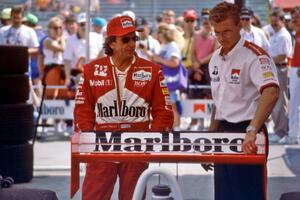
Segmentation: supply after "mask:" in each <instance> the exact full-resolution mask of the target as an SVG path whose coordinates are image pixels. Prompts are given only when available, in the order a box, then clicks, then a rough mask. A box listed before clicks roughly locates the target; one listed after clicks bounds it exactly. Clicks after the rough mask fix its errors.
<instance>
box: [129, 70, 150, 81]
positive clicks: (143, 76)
mask: <svg viewBox="0 0 300 200" xmlns="http://www.w3.org/2000/svg"><path fill="white" fill-rule="evenodd" d="M151 77H152V73H151V72H147V71H145V70H139V71H136V72H134V73H133V74H132V80H134V81H150V80H151Z"/></svg>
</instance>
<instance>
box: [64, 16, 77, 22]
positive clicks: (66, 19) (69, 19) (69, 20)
mask: <svg viewBox="0 0 300 200" xmlns="http://www.w3.org/2000/svg"><path fill="white" fill-rule="evenodd" d="M73 22H76V17H75V16H74V15H73V14H70V15H68V16H66V17H65V21H64V23H65V24H68V23H73Z"/></svg>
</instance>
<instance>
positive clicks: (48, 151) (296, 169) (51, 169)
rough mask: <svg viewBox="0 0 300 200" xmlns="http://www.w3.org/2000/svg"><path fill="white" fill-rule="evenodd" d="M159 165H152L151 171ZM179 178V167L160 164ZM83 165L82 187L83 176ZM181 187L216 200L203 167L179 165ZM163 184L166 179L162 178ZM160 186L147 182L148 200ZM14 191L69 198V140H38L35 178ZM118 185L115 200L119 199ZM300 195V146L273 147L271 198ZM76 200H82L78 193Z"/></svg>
mask: <svg viewBox="0 0 300 200" xmlns="http://www.w3.org/2000/svg"><path fill="white" fill-rule="evenodd" d="M154 166H158V164H157V163H154V164H150V168H151V167H154ZM161 167H163V168H165V169H167V170H169V171H170V172H172V174H174V176H175V177H176V171H177V167H176V164H161ZM84 170H85V167H84V165H82V166H81V184H82V182H83V177H84ZM177 178H178V184H179V186H180V188H181V192H182V194H183V197H184V199H189V200H191V199H201V200H212V199H213V173H212V172H206V171H204V170H203V169H202V167H201V166H200V164H184V163H180V164H178V175H177ZM161 182H162V183H164V182H165V180H164V179H163V178H161ZM157 183H158V176H153V177H151V179H150V180H149V181H148V186H147V199H151V191H150V190H151V188H152V186H153V185H155V184H157ZM13 187H15V188H41V189H49V190H52V191H54V192H55V193H56V195H57V197H58V198H59V199H60V200H67V199H70V196H69V193H70V142H69V139H68V138H59V140H58V139H57V138H56V139H47V140H44V141H37V142H36V143H35V146H34V178H33V179H32V181H31V182H29V183H22V184H15V185H14V186H13ZM117 191H118V184H116V186H115V190H114V193H113V198H112V199H113V200H117ZM295 191H298V192H300V145H276V144H271V145H270V154H269V157H268V199H269V200H277V199H278V200H279V199H280V196H281V194H282V193H286V192H295ZM73 199H75V200H79V199H81V190H79V191H78V192H77V193H76V195H75V197H74V198H73Z"/></svg>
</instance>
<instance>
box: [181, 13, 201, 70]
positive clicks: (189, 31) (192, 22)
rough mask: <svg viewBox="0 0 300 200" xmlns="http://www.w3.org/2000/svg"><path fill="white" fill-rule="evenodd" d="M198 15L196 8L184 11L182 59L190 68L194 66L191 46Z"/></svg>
mask: <svg viewBox="0 0 300 200" xmlns="http://www.w3.org/2000/svg"><path fill="white" fill-rule="evenodd" d="M197 18H198V16H197V13H196V11H195V10H185V11H184V12H183V19H184V20H183V31H184V34H183V38H184V46H183V50H182V61H183V64H184V66H185V67H186V68H187V69H189V71H191V70H190V69H191V68H192V51H191V47H192V44H193V43H194V34H195V27H196V22H197V21H196V20H197Z"/></svg>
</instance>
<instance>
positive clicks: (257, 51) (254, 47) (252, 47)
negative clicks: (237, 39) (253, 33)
mask: <svg viewBox="0 0 300 200" xmlns="http://www.w3.org/2000/svg"><path fill="white" fill-rule="evenodd" d="M244 47H246V48H248V49H250V50H251V51H252V52H253V53H255V55H257V56H261V55H266V56H268V57H270V56H269V54H268V53H267V52H266V51H265V50H264V49H263V48H261V47H259V46H257V45H256V44H253V43H251V42H249V41H247V40H245V43H244Z"/></svg>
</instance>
